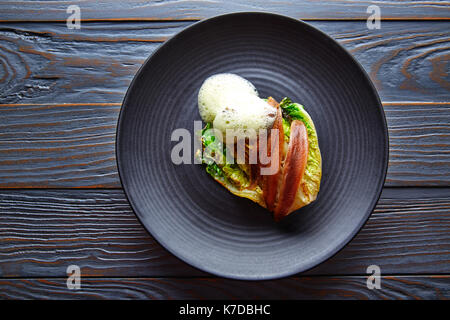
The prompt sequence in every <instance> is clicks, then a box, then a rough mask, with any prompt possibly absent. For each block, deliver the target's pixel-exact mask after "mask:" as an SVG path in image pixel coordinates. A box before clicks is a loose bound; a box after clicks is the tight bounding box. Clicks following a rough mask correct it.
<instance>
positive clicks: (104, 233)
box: [0, 188, 450, 292]
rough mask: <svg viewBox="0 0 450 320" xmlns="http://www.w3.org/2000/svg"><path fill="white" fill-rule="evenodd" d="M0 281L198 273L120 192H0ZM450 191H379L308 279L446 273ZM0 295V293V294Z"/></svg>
mask: <svg viewBox="0 0 450 320" xmlns="http://www.w3.org/2000/svg"><path fill="white" fill-rule="evenodd" d="M0 213H1V214H0V277H3V278H5V277H64V276H65V275H66V268H67V267H68V266H69V265H71V264H76V265H78V266H80V268H81V272H82V274H83V275H84V276H89V277H103V276H107V277H161V276H184V277H189V276H205V275H207V274H205V273H203V272H200V271H198V270H197V269H194V268H192V267H190V266H188V265H187V264H185V263H184V262H182V261H180V260H179V259H177V258H175V257H174V256H172V255H171V254H170V253H168V252H167V251H166V250H165V249H163V248H162V247H161V246H160V245H159V244H158V243H156V241H155V240H154V239H153V238H152V237H151V236H149V235H148V234H147V232H146V231H145V230H144V228H143V227H142V226H141V224H140V223H139V222H138V220H137V219H136V217H135V215H134V214H133V212H132V210H131V208H130V207H129V205H128V203H127V201H126V199H125V196H124V194H123V193H122V191H121V190H3V191H0ZM449 231H450V189H449V188H437V189H430V188H428V189H416V188H408V189H403V188H394V189H385V190H384V191H383V195H382V198H381V200H380V201H379V203H378V205H377V207H376V210H375V211H374V213H373V214H372V216H371V218H370V219H369V221H368V223H367V224H366V226H365V227H364V228H363V229H362V231H361V232H360V233H359V234H358V235H357V236H356V237H355V238H354V239H353V240H352V241H351V242H350V244H349V245H348V246H347V247H345V248H344V249H343V250H342V251H341V252H339V253H338V254H337V255H336V256H335V257H333V258H332V259H331V260H329V261H327V262H325V263H323V264H322V265H320V266H318V267H316V268H315V269H313V270H310V271H308V272H307V274H309V275H330V274H333V275H335V274H336V275H364V274H366V268H367V267H368V266H369V265H372V264H377V265H379V266H380V267H381V270H382V272H383V274H413V273H419V274H438V273H442V274H449V273H450V269H449V266H450V237H449V235H450V233H449ZM0 292H1V290H0Z"/></svg>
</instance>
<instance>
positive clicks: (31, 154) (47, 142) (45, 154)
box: [0, 103, 450, 188]
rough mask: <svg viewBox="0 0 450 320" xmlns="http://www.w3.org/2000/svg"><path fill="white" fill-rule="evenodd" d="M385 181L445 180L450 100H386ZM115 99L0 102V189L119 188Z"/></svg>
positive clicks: (449, 162) (449, 166) (449, 161)
mask: <svg viewBox="0 0 450 320" xmlns="http://www.w3.org/2000/svg"><path fill="white" fill-rule="evenodd" d="M384 108H385V111H386V116H387V122H388V127H389V134H390V163H389V170H388V175H387V181H386V186H448V185H450V175H449V174H448V173H449V172H450V153H449V151H448V150H449V148H450V142H449V136H450V103H440V104H434V103H432V104H430V103H409V104H403V103H386V104H385V105H384ZM119 110H120V105H119V104H55V105H0V153H1V155H2V156H1V159H0V187H1V188H79V187H84V188H94V187H97V188H98V187H100V188H117V187H121V185H120V181H119V177H118V174H117V168H116V161H115V130H116V124H117V118H118V114H119Z"/></svg>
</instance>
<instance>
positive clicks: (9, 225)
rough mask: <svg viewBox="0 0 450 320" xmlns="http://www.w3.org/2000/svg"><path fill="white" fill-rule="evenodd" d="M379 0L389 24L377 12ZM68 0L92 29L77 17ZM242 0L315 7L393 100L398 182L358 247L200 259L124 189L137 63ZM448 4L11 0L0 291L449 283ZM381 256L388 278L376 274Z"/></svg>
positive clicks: (0, 67)
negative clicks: (218, 267) (371, 20)
mask: <svg viewBox="0 0 450 320" xmlns="http://www.w3.org/2000/svg"><path fill="white" fill-rule="evenodd" d="M373 3H375V4H377V5H378V6H379V7H380V8H381V15H382V22H381V29H380V30H368V29H367V27H366V18H367V17H368V16H369V14H368V13H367V12H366V9H367V7H368V5H370V4H373ZM70 4H75V5H79V6H80V8H81V18H82V29H81V30H76V29H75V30H69V29H67V27H66V23H65V20H66V18H67V17H68V15H69V14H67V13H66V9H67V7H68V6H69V5H70ZM233 11H271V12H275V13H281V14H285V15H290V16H292V17H295V18H300V19H306V20H309V23H311V24H312V25H313V26H315V27H317V28H319V29H321V30H322V31H324V32H326V33H327V34H329V35H330V36H332V37H333V38H335V39H336V40H338V41H339V42H340V43H341V44H342V45H343V46H344V47H345V48H347V49H348V50H349V51H350V52H351V53H352V54H353V55H354V56H355V57H356V59H357V60H358V61H359V62H360V63H361V65H362V66H363V67H364V68H365V70H366V71H367V73H368V74H369V76H370V78H371V79H372V81H373V82H374V84H375V86H376V87H377V89H378V92H379V94H380V97H381V98H382V100H383V105H384V110H385V112H386V116H387V122H388V126H389V134H390V162H389V170H388V177H387V180H386V186H388V188H385V189H384V190H383V195H382V197H381V199H380V201H379V203H378V205H377V207H376V209H375V211H374V213H373V214H372V216H371V218H370V219H369V221H368V223H367V224H366V225H365V226H364V228H363V229H362V230H361V232H360V233H359V234H358V235H357V236H356V237H355V238H354V239H353V240H352V241H351V242H350V244H349V245H348V246H347V247H345V248H344V249H343V250H342V251H341V252H339V253H338V254H337V255H336V256H334V257H333V258H332V259H330V260H329V261H327V262H325V263H323V264H321V265H320V266H318V267H316V268H314V269H313V270H310V271H308V272H307V273H305V274H302V275H301V276H298V277H290V278H286V279H282V280H276V281H264V282H241V281H233V280H226V279H220V278H216V277H211V276H210V275H209V274H205V273H203V272H201V271H199V270H197V269H194V268H192V267H190V266H188V265H187V264H185V263H184V262H182V261H180V260H179V259H177V258H176V257H174V256H173V255H171V254H169V253H168V252H167V251H166V250H165V249H164V248H162V247H161V246H160V245H159V244H158V243H157V242H156V241H155V240H154V239H153V238H152V237H151V236H150V235H148V233H147V232H146V231H145V230H144V228H143V227H142V226H141V224H140V223H139V222H138V221H137V219H136V217H135V216H134V214H133V212H132V210H131V208H130V206H129V204H128V203H127V201H126V199H125V196H124V194H123V191H122V190H121V189H120V182H119V179H118V175H117V168H116V164H115V155H114V139H115V128H116V122H117V117H118V112H119V110H120V104H121V102H122V99H123V96H124V94H125V91H126V89H127V87H128V85H129V83H130V81H131V79H132V78H133V76H134V74H135V72H136V71H137V70H138V68H139V66H140V65H141V64H142V63H143V61H144V60H145V59H146V58H147V57H148V56H149V55H150V54H151V53H152V52H154V51H155V50H156V49H157V48H158V47H159V46H160V45H161V44H162V43H163V42H164V41H165V40H167V39H168V38H169V37H170V36H172V35H174V34H175V33H177V32H179V31H181V30H182V29H183V28H185V27H187V26H189V25H191V24H192V23H194V22H195V21H196V20H198V19H202V18H207V17H211V16H214V15H217V14H221V13H227V12H233ZM410 20H411V21H410ZM449 20H450V2H449V1H414V0H413V1H406V0H405V1H387V0H382V1H376V2H373V1H348V0H334V1H321V2H320V4H319V3H318V2H316V1H308V0H299V1H287V2H286V1H281V0H275V1H269V2H267V1H264V2H263V1H260V0H250V1H245V2H244V1H237V0H231V1H214V2H211V1H206V0H198V1H191V0H187V1H167V0H163V1H150V2H142V1H135V0H131V1H126V2H123V1H110V0H101V1H92V0H87V1H71V2H70V3H68V2H66V1H29V0H26V1H0V299H15V298H28V299H78V298H83V299H105V298H124V299H129V298H138V299H183V298H185V299H204V298H211V299H226V298H253V299H258V298H271V299H287V298H295V299H304V298H307V299H330V298H342V299H449V298H450V277H449V274H450V269H449V266H450V232H449V231H450V188H449V186H450V185H449V182H450V159H449V157H450V152H449V150H450V139H449V136H450V130H449V129H450V78H449V74H450V69H449V67H450V63H449V61H450V28H449ZM30 21H34V22H30ZM391 187H392V188H391ZM399 187H400V188H399ZM417 187H420V188H417ZM424 187H425V188H424ZM435 187H439V188H435ZM54 188H56V189H54ZM91 188H92V189H91ZM69 264H77V265H79V266H80V267H81V271H82V289H81V290H79V291H71V290H68V289H67V288H66V268H67V266H68V265H69ZM370 264H377V265H379V266H380V267H381V271H382V274H383V278H382V290H368V289H367V287H366V268H367V266H368V265H370Z"/></svg>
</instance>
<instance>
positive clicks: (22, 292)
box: [0, 276, 450, 300]
mask: <svg viewBox="0 0 450 320" xmlns="http://www.w3.org/2000/svg"><path fill="white" fill-rule="evenodd" d="M366 281H367V279H366V277H339V276H327V277H301V278H286V279H282V280H275V281H263V282H250V281H246V282H245V281H235V280H227V279H210V278H195V279H192V278H187V279H179V278H138V279H136V278H116V279H107V278H106V279H89V278H88V279H86V278H84V279H83V278H82V279H81V288H80V289H79V290H69V289H67V286H66V279H54V278H51V279H0V298H3V299H195V300H202V299H208V300H212V299H276V300H278V299H399V300H400V299H401V300H404V299H408V300H410V299H414V300H416V299H449V298H450V277H449V276H387V277H382V278H381V289H374V290H370V289H368V288H367V284H366Z"/></svg>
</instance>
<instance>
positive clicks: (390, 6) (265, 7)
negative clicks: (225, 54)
mask: <svg viewBox="0 0 450 320" xmlns="http://www.w3.org/2000/svg"><path fill="white" fill-rule="evenodd" d="M371 4H376V5H378V6H379V7H380V9H381V14H382V17H383V19H436V18H443V19H448V18H449V17H450V8H449V7H450V2H448V1H436V0H434V1H417V0H412V1H411V0H410V1H407V0H403V1H387V0H381V1H353V0H334V1H320V5H319V4H318V3H317V2H316V1H308V0H300V1H292V0H291V1H282V0H272V1H262V0H246V1H242V0H241V1H238V0H231V1H230V0H220V1H206V0H197V1H171V0H163V1H145V2H143V1H136V0H131V1H126V2H123V1H122V2H118V1H111V0H101V1H92V0H88V1H71V2H70V3H67V2H66V1H20V2H19V1H1V2H0V12H1V13H0V20H3V21H5V20H7V21H17V20H21V21H42V20H65V19H66V18H67V17H68V16H69V14H67V13H66V9H67V7H68V6H69V5H78V6H79V7H80V8H81V18H82V19H86V20H90V19H120V20H122V19H134V20H166V19H189V20H191V19H201V18H206V17H211V16H214V15H218V14H223V13H229V12H236V11H269V12H274V13H280V14H285V15H290V16H293V17H296V18H300V19H366V18H367V17H368V16H369V14H367V11H366V10H367V7H368V6H369V5H371ZM106 8H107V9H106Z"/></svg>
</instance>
